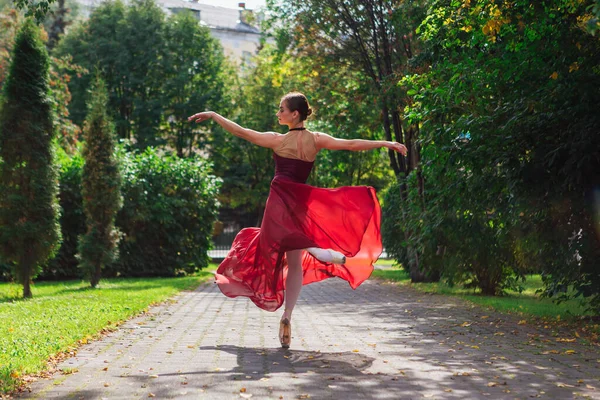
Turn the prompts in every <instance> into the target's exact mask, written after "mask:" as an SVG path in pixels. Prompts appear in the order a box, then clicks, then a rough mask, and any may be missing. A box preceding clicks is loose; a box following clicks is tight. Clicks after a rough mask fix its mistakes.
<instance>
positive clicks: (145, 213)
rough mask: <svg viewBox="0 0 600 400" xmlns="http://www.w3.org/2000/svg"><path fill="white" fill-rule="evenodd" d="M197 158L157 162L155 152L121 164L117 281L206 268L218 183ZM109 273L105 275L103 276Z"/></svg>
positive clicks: (128, 157)
mask: <svg viewBox="0 0 600 400" xmlns="http://www.w3.org/2000/svg"><path fill="white" fill-rule="evenodd" d="M210 172H211V170H210V166H209V165H208V164H207V163H206V162H205V161H204V160H200V159H181V158H176V157H171V156H166V157H161V156H160V155H159V154H158V153H157V152H156V151H155V150H152V149H149V150H146V151H145V152H144V153H143V154H140V155H133V154H131V153H127V154H126V156H125V158H124V160H123V178H124V182H123V187H122V193H123V208H122V210H121V211H120V212H119V214H118V215H117V227H118V228H119V230H120V231H121V232H122V234H123V238H122V239H121V241H120V243H119V254H120V256H119V259H118V261H117V262H116V263H115V264H113V265H112V267H110V268H109V270H110V272H111V273H112V274H115V275H117V274H118V275H121V276H173V275H180V274H183V273H191V272H194V271H196V270H198V269H202V268H205V267H206V266H208V262H209V257H208V250H209V248H210V245H211V233H212V228H213V224H214V222H215V220H216V217H217V211H218V202H217V194H218V190H219V187H220V180H219V179H218V178H216V177H215V176H213V175H211V174H210ZM107 272H108V271H107Z"/></svg>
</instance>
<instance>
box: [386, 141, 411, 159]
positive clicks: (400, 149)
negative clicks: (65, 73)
mask: <svg viewBox="0 0 600 400" xmlns="http://www.w3.org/2000/svg"><path fill="white" fill-rule="evenodd" d="M388 143H389V144H390V145H389V146H388V148H389V149H392V150H394V151H397V152H398V153H400V154H402V155H403V156H404V157H406V154H407V153H408V150H407V149H406V146H405V145H403V144H402V143H398V142H388Z"/></svg>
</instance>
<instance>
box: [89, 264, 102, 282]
mask: <svg viewBox="0 0 600 400" xmlns="http://www.w3.org/2000/svg"><path fill="white" fill-rule="evenodd" d="M101 276H102V265H101V264H100V263H97V264H96V268H95V269H94V273H93V274H92V278H91V279H90V285H91V286H92V287H93V288H95V287H96V286H98V283H100V277H101Z"/></svg>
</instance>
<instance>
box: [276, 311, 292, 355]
mask: <svg viewBox="0 0 600 400" xmlns="http://www.w3.org/2000/svg"><path fill="white" fill-rule="evenodd" d="M279 342H280V343H281V347H283V348H284V349H288V348H289V347H290V343H291V342H292V324H291V322H290V320H289V319H288V318H284V319H282V320H281V322H280V323H279Z"/></svg>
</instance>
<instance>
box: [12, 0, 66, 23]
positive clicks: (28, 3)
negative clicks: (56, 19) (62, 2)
mask: <svg viewBox="0 0 600 400" xmlns="http://www.w3.org/2000/svg"><path fill="white" fill-rule="evenodd" d="M55 1H56V0H41V1H33V0H14V4H15V6H16V7H17V9H19V10H24V11H25V16H26V17H35V21H36V23H38V24H39V23H41V22H43V21H44V19H45V18H46V14H48V13H49V12H50V9H51V6H52V3H54V2H55Z"/></svg>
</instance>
